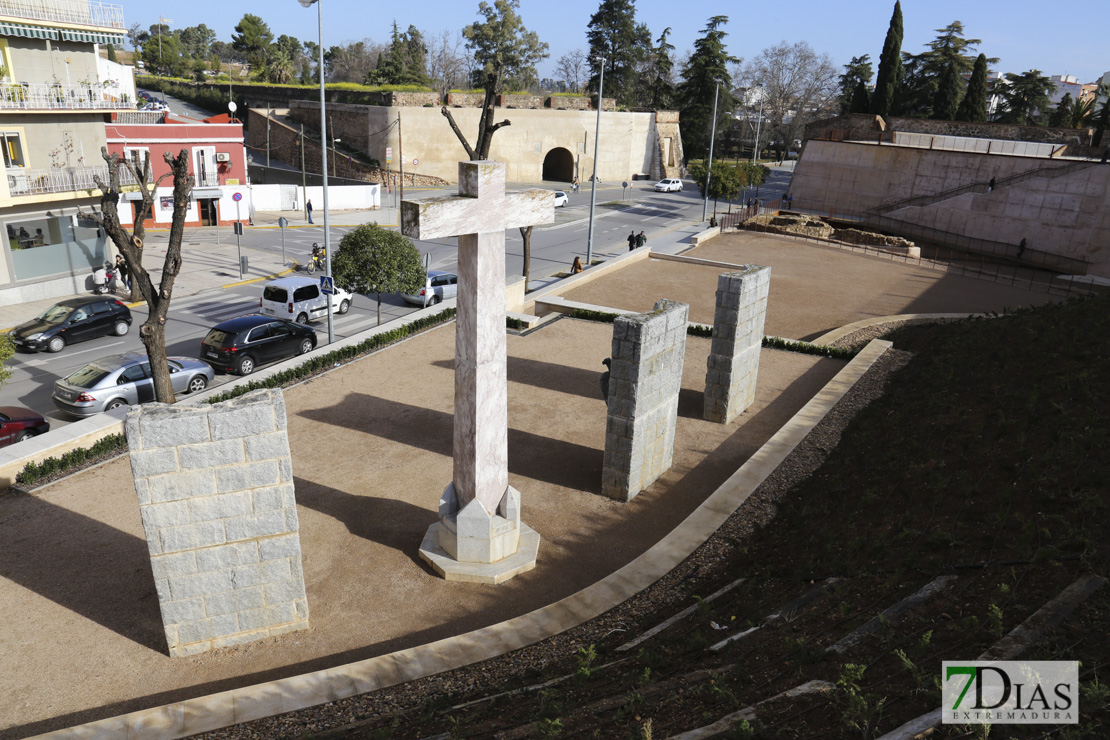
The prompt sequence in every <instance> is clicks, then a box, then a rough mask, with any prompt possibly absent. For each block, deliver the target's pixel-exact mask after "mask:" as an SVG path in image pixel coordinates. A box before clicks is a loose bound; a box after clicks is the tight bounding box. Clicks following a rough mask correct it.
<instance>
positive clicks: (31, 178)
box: [7, 166, 139, 196]
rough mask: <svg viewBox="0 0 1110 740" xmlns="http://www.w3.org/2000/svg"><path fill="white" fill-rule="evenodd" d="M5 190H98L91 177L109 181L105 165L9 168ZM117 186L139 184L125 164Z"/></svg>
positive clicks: (20, 192)
mask: <svg viewBox="0 0 1110 740" xmlns="http://www.w3.org/2000/svg"><path fill="white" fill-rule="evenodd" d="M7 175H8V191H9V192H10V193H11V194H12V195H13V196H21V195H45V194H47V193H72V192H76V191H78V190H98V188H97V185H96V182H94V181H93V176H94V175H95V176H97V177H99V178H100V179H101V180H102V181H103V182H108V167H107V166H104V167H70V168H65V169H48V170H25V169H10V170H8V171H7ZM119 182H120V185H138V184H139V183H138V181H137V180H136V179H135V178H134V177H133V176H132V175H131V172H130V170H128V169H127V168H126V167H120V170H119Z"/></svg>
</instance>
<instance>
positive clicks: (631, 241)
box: [628, 229, 636, 252]
mask: <svg viewBox="0 0 1110 740" xmlns="http://www.w3.org/2000/svg"><path fill="white" fill-rule="evenodd" d="M635 248H636V229H633V230H632V231H630V232H629V233H628V251H629V252H631V251H632V250H633V249H635Z"/></svg>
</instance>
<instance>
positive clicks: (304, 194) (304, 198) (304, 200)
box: [301, 123, 308, 221]
mask: <svg viewBox="0 0 1110 740" xmlns="http://www.w3.org/2000/svg"><path fill="white" fill-rule="evenodd" d="M301 208H303V209H304V220H305V221H307V220H308V183H306V182H305V175H304V124H303V123H302V124H301Z"/></svg>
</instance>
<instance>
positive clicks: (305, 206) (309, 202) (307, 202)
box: [304, 198, 312, 223]
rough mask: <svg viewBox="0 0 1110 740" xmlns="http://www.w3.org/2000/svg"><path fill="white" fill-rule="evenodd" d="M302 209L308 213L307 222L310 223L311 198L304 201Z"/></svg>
mask: <svg viewBox="0 0 1110 740" xmlns="http://www.w3.org/2000/svg"><path fill="white" fill-rule="evenodd" d="M304 209H305V211H306V212H307V213H308V222H309V223H312V198H309V199H308V200H307V201H306V202H305V204H304Z"/></svg>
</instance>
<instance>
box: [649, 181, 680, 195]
mask: <svg viewBox="0 0 1110 740" xmlns="http://www.w3.org/2000/svg"><path fill="white" fill-rule="evenodd" d="M655 192H657V193H681V192H682V180H675V179H666V180H660V181H659V182H657V183H655Z"/></svg>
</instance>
